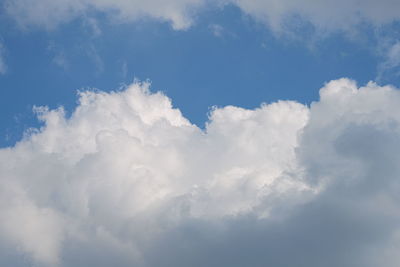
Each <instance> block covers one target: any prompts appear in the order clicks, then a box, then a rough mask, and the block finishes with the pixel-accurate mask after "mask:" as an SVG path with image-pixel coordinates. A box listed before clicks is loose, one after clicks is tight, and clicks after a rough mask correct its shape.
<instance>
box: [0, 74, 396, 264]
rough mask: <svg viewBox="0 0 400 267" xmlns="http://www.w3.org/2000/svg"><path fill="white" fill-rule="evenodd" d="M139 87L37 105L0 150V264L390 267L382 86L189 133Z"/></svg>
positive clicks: (390, 105) (392, 221)
mask: <svg viewBox="0 0 400 267" xmlns="http://www.w3.org/2000/svg"><path fill="white" fill-rule="evenodd" d="M148 87H149V85H148V84H146V83H144V84H140V83H135V84H132V85H130V86H129V87H128V88H126V89H124V90H121V91H117V92H111V93H104V92H95V91H87V92H81V93H79V105H78V107H77V108H76V110H75V111H74V112H73V114H72V115H71V116H70V117H68V118H67V117H66V116H65V114H64V111H63V109H62V108H59V109H56V110H49V109H47V108H45V107H38V108H36V112H37V113H38V116H39V118H40V119H41V120H43V121H44V126H43V127H42V128H41V129H38V130H31V131H30V132H29V133H27V134H26V136H25V138H24V139H23V140H21V141H20V142H19V143H17V144H16V145H15V146H14V147H9V148H3V149H1V150H0V205H1V209H0V255H1V257H0V264H1V265H4V266H28V265H29V266H31V264H35V265H38V266H110V265H117V266H132V265H135V266H307V267H319V266H327V267H330V266H332V267H333V266H344V267H346V266H349V267H350V266H352V267H354V266H363V267H365V266H367V267H368V266H370V267H372V266H379V265H383V266H387V267H392V266H393V267H395V266H397V264H398V261H399V258H398V253H397V251H398V246H399V241H400V239H399V234H398V233H399V230H400V228H399V227H398V225H399V219H400V218H399V209H398V195H399V192H400V184H399V174H400V168H399V165H398V164H397V163H398V161H399V155H398V151H399V149H400V116H399V114H400V110H399V109H400V92H399V91H398V90H397V89H394V88H392V87H390V86H386V87H380V86H378V85H376V84H374V83H369V84H368V85H367V86H365V87H361V88H358V87H357V86H356V84H355V82H354V81H351V80H348V79H341V80H336V81H332V82H330V83H328V84H326V85H325V87H324V88H322V89H321V91H320V96H321V99H320V101H319V102H315V103H313V104H312V105H311V107H310V108H308V107H306V106H304V105H301V104H299V103H295V102H291V101H280V102H276V103H272V104H268V105H267V104H263V105H261V107H259V108H257V109H254V110H246V109H243V108H239V107H233V106H227V107H224V108H216V109H214V110H213V111H212V112H211V114H210V119H209V122H208V123H207V127H206V129H205V130H201V129H199V128H198V127H197V126H195V125H193V124H191V123H190V122H189V121H188V120H187V119H185V118H184V117H183V116H182V114H181V113H180V111H179V110H177V109H174V108H173V107H172V105H171V101H170V100H169V99H168V98H167V97H166V96H165V95H163V94H161V93H150V92H149V89H148ZM21 256H23V257H21Z"/></svg>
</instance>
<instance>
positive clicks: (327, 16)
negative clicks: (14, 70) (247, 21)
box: [4, 0, 400, 32]
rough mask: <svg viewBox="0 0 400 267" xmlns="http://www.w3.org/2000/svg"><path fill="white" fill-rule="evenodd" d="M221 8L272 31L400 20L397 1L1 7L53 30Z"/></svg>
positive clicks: (150, 1) (186, 19) (171, 18)
mask: <svg viewBox="0 0 400 267" xmlns="http://www.w3.org/2000/svg"><path fill="white" fill-rule="evenodd" d="M225 5H234V6H237V7H239V8H240V9H241V10H242V11H243V12H245V13H247V14H249V15H250V16H252V17H254V18H256V19H258V20H259V21H262V22H265V23H266V24H267V25H268V26H269V27H270V28H271V29H272V30H274V31H282V30H288V29H289V30H290V31H292V32H296V31H298V30H299V27H300V28H301V27H302V26H301V25H302V24H305V23H306V24H307V23H309V24H310V25H312V26H313V27H314V28H315V29H317V30H322V31H337V30H344V31H352V30H353V29H354V28H356V27H358V26H360V25H363V24H368V25H373V26H382V25H385V24H389V23H391V22H393V21H398V20H399V19H400V15H399V14H400V3H399V2H398V1H395V0H382V1H376V0H364V1H359V0H338V1H330V0H322V1H314V0H301V1H291V0H279V1H276V0H217V1H206V0H172V1H161V0H147V1H143V0H118V1H115V0H58V1H51V0H12V1H11V0H6V1H5V4H4V8H5V11H6V13H7V14H8V15H10V16H11V17H13V18H14V19H15V20H16V21H17V23H18V24H19V25H20V26H22V27H30V26H39V27H44V28H46V29H53V28H55V27H57V25H59V24H60V23H65V22H68V21H70V20H72V19H74V18H77V17H86V18H89V20H90V16H91V15H92V14H93V13H94V12H101V13H103V14H105V15H107V16H108V17H111V18H113V19H114V20H117V21H119V22H131V21H135V20H138V19H143V18H147V17H149V18H153V19H157V20H161V21H167V22H170V23H171V25H172V26H173V28H174V29H185V28H187V27H189V26H190V25H191V24H192V23H193V21H194V18H195V17H196V14H198V13H199V12H200V10H201V9H202V8H203V7H209V8H210V7H211V8H218V7H223V6H225Z"/></svg>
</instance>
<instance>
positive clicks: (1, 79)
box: [0, 5, 399, 146]
mask: <svg viewBox="0 0 400 267" xmlns="http://www.w3.org/2000/svg"><path fill="white" fill-rule="evenodd" d="M1 22H2V23H1V25H0V34H1V40H2V44H3V47H4V49H3V53H2V55H3V61H4V62H5V64H6V66H7V71H6V73H5V74H3V75H1V76H0V86H1V88H2V90H1V98H0V99H1V101H2V102H1V113H0V114H1V115H0V116H1V117H0V121H1V128H0V144H1V145H2V146H7V145H12V144H14V143H15V142H16V141H17V140H19V139H20V137H21V135H22V133H23V131H24V130H26V129H27V128H29V127H32V126H34V127H37V125H38V124H37V121H36V120H35V115H34V114H33V113H32V111H31V110H32V107H33V105H39V106H40V105H48V106H49V107H52V108H54V107H57V106H64V107H65V108H66V109H67V110H68V111H71V110H72V109H73V108H74V106H75V105H76V92H77V90H81V89H84V88H97V89H100V90H104V91H110V90H115V89H118V88H119V87H120V86H121V85H123V84H129V83H131V82H132V81H133V79H134V78H136V79H139V80H150V81H151V82H152V84H153V86H152V90H156V91H163V92H165V93H166V94H167V95H168V96H169V97H170V98H172V100H173V104H174V106H175V107H178V108H179V109H180V110H181V111H182V112H183V114H184V115H185V116H186V117H187V118H188V119H190V120H191V121H192V122H193V123H195V124H197V125H199V126H200V127H203V125H204V123H205V121H206V120H207V113H208V111H209V109H210V107H212V106H215V105H216V106H225V105H237V106H242V107H247V108H254V107H257V106H259V105H260V104H261V103H262V102H267V103H269V102H273V101H277V100H280V99H286V100H297V101H299V102H301V103H305V104H309V103H310V102H311V101H314V100H317V99H318V90H319V88H320V87H321V86H323V84H324V83H325V82H328V81H330V80H333V79H337V78H341V77H349V78H352V79H355V80H357V81H358V82H359V84H361V85H362V84H365V83H366V82H368V81H370V80H376V78H377V76H378V72H379V70H378V67H379V64H381V63H382V62H383V61H384V60H385V59H384V57H383V56H382V53H381V52H378V48H377V47H378V45H379V41H378V40H377V37H376V34H375V33H374V31H373V30H371V28H370V27H365V28H366V29H362V30H360V29H357V30H358V31H359V33H357V34H358V35H359V36H355V37H349V36H348V34H346V33H341V32H340V31H336V32H333V33H330V34H325V35H324V36H322V35H321V36H319V35H318V34H313V33H309V32H308V31H307V28H306V27H305V28H304V29H300V32H298V33H295V34H296V36H294V37H293V36H289V34H286V35H285V34H279V33H278V34H277V33H275V32H273V31H271V30H270V29H269V28H268V27H267V26H266V25H265V24H263V23H261V22H260V21H257V20H256V19H254V18H252V17H251V16H249V15H247V14H244V13H243V12H242V11H241V10H240V9H239V8H238V7H236V6H233V5H227V6H225V7H223V8H208V9H205V10H202V11H201V12H199V14H198V15H197V17H196V20H195V23H194V24H193V25H192V26H191V27H190V28H188V29H183V30H174V29H173V28H172V27H171V25H170V23H168V22H160V21H157V20H152V19H142V20H138V21H135V22H132V23H115V22H112V21H110V20H108V19H107V18H106V17H105V15H104V14H98V13H94V14H93V15H92V17H91V20H88V19H87V18H80V17H77V18H74V19H72V21H70V22H68V23H65V24H61V25H59V26H58V27H57V28H54V29H43V28H41V27H38V26H32V27H28V28H24V29H21V27H18V25H17V24H16V23H15V20H13V18H12V17H10V16H7V15H4V14H3V16H2V17H1ZM94 24H95V26H93V25H94ZM94 27H95V28H94ZM390 27H393V29H394V30H395V29H396V28H397V27H396V26H390ZM304 36H306V37H305V38H303V37H304ZM398 81H399V79H398V76H397V75H396V73H395V72H394V73H388V74H385V75H384V77H382V79H380V80H379V82H381V83H385V84H386V83H390V84H394V85H396V84H397V83H398Z"/></svg>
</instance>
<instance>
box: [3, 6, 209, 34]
mask: <svg viewBox="0 0 400 267" xmlns="http://www.w3.org/2000/svg"><path fill="white" fill-rule="evenodd" d="M200 4H202V0H174V1H162V0H149V1H142V0H136V1H128V0H117V1H115V0H113V1H111V0H59V1H52V0H39V1H37V0H16V1H14V0H13V1H6V2H5V10H6V12H7V13H8V14H9V15H10V16H12V17H13V18H14V19H15V20H16V21H17V22H18V24H19V25H20V26H21V27H30V26H38V27H44V28H46V29H54V28H55V27H57V26H58V25H59V24H60V23H65V22H68V21H70V20H72V19H75V18H77V17H79V16H83V15H85V14H86V13H89V12H90V11H91V10H96V11H99V12H104V13H105V14H106V15H108V16H109V17H111V18H112V19H114V20H117V21H121V22H127V21H135V20H138V19H143V18H146V17H151V18H154V19H158V20H161V21H167V22H171V24H172V26H173V28H175V29H184V28H187V27H188V26H190V24H191V23H192V17H191V10H192V9H193V8H195V7H198V6H199V5H200Z"/></svg>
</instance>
